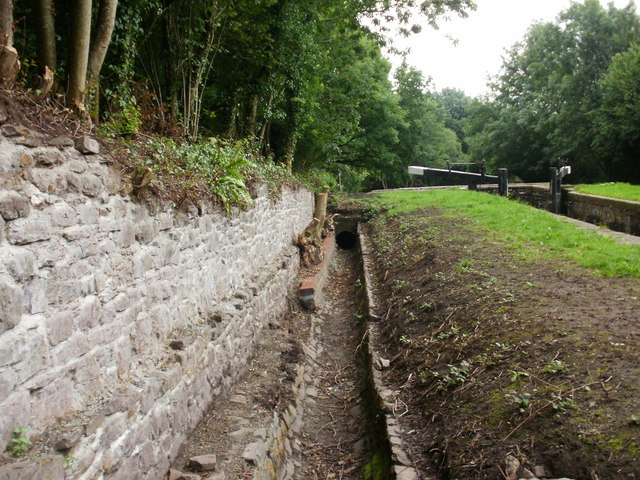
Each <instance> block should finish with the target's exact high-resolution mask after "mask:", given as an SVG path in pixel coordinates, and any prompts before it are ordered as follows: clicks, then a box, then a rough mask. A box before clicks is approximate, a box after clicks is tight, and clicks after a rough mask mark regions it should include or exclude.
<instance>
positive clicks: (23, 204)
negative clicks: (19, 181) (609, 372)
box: [0, 190, 30, 220]
mask: <svg viewBox="0 0 640 480" xmlns="http://www.w3.org/2000/svg"><path fill="white" fill-rule="evenodd" d="M29 210H30V207H29V200H27V199H26V198H25V197H23V196H22V195H20V194H19V193H18V192H14V191H12V190H9V191H2V192H0V215H2V218H4V219H5V220H15V219H16V218H24V217H27V216H29Z"/></svg>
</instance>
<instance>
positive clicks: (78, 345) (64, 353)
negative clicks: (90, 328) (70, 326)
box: [51, 331, 92, 365]
mask: <svg viewBox="0 0 640 480" xmlns="http://www.w3.org/2000/svg"><path fill="white" fill-rule="evenodd" d="M91 347H92V346H91V344H90V343H89V340H88V338H87V334H86V333H85V332H78V331H73V332H72V333H71V335H70V336H69V337H68V338H67V339H65V340H63V341H62V342H60V343H59V344H57V345H56V346H55V347H54V348H53V349H52V350H51V359H52V362H53V363H54V364H56V365H70V364H73V363H74V362H75V361H76V360H77V359H78V358H79V357H81V356H82V355H85V354H86V353H87V352H88V351H89V350H91Z"/></svg>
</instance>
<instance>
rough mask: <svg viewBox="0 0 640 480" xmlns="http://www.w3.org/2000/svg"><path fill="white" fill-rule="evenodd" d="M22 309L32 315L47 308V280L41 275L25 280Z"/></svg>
mask: <svg viewBox="0 0 640 480" xmlns="http://www.w3.org/2000/svg"><path fill="white" fill-rule="evenodd" d="M22 291H23V295H24V299H23V307H24V310H25V311H27V312H30V313H31V314H32V315H35V314H37V313H43V312H44V311H45V310H46V309H47V305H48V303H49V302H48V300H47V280H46V279H44V278H42V277H35V278H33V279H31V280H29V281H28V282H27V284H26V285H25V287H24V288H23V290H22Z"/></svg>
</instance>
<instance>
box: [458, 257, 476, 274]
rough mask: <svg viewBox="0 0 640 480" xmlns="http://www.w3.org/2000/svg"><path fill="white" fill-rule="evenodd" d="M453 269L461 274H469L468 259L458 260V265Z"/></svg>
mask: <svg viewBox="0 0 640 480" xmlns="http://www.w3.org/2000/svg"><path fill="white" fill-rule="evenodd" d="M455 269H456V270H457V271H459V272H461V273H468V272H470V271H471V270H472V269H471V260H469V259H468V258H464V259H462V260H460V261H459V262H458V264H457V265H456V266H455Z"/></svg>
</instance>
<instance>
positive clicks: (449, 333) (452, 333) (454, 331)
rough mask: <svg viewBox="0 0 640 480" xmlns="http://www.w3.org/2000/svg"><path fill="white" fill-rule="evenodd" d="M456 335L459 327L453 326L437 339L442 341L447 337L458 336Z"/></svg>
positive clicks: (441, 333)
mask: <svg viewBox="0 0 640 480" xmlns="http://www.w3.org/2000/svg"><path fill="white" fill-rule="evenodd" d="M458 333H460V327H456V326H455V325H454V326H453V327H451V328H450V329H449V330H447V331H446V332H440V333H439V334H438V335H437V337H438V338H439V339H440V340H444V339H446V338H449V337H455V336H456V335H458Z"/></svg>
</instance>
